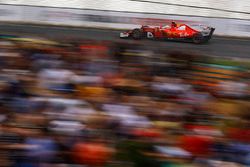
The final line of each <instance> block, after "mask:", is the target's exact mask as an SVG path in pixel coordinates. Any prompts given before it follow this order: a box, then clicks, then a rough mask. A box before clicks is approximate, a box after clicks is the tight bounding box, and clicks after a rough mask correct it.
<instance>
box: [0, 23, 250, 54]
mask: <svg viewBox="0 0 250 167" xmlns="http://www.w3.org/2000/svg"><path fill="white" fill-rule="evenodd" d="M119 33H120V31H117V30H107V29H91V28H72V27H59V26H40V25H25V24H10V23H8V24H7V23H0V34H8V35H23V36H27V37H30V36H35V37H45V38H49V39H56V40H59V41H62V42H67V41H69V40H82V39H95V40H112V41H118V42H128V43H133V44H134V45H143V46H145V48H154V49H158V48H159V49H166V50H168V51H184V52H196V53H200V54H203V55H210V56H218V57H230V58H250V39H244V38H228V37H218V36H214V37H213V38H212V39H211V41H209V43H207V44H202V45H197V44H193V43H183V42H173V41H153V40H141V41H133V40H130V39H119Z"/></svg>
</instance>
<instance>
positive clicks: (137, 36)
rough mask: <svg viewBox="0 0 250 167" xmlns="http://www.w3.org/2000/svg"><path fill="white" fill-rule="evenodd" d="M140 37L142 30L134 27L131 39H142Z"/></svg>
mask: <svg viewBox="0 0 250 167" xmlns="http://www.w3.org/2000/svg"><path fill="white" fill-rule="evenodd" d="M142 37H143V32H142V30H141V29H139V28H136V29H134V30H133V32H132V38H133V39H142Z"/></svg>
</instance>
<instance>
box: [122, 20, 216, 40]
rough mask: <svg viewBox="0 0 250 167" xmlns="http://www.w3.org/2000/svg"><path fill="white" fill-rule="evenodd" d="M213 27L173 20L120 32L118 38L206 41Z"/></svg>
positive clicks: (210, 35)
mask: <svg viewBox="0 0 250 167" xmlns="http://www.w3.org/2000/svg"><path fill="white" fill-rule="evenodd" d="M214 30H215V28H213V27H209V26H204V25H187V24H180V25H177V24H176V23H175V22H172V24H171V25H170V26H169V25H166V26H142V27H141V28H135V29H133V30H129V31H126V32H122V33H120V38H133V39H136V40H138V39H142V38H149V39H168V40H181V41H191V42H194V43H197V44H200V43H205V42H208V41H209V40H210V39H211V37H212V35H213V32H214Z"/></svg>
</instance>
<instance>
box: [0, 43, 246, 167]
mask: <svg viewBox="0 0 250 167" xmlns="http://www.w3.org/2000/svg"><path fill="white" fill-rule="evenodd" d="M186 52H187V53H186ZM186 52H184V53H183V52H179V51H178V52H171V53H170V52H168V51H166V50H164V48H157V50H155V49H150V48H147V46H142V45H138V44H136V41H135V42H134V43H129V42H123V43H118V42H109V41H87V40H86V41H74V42H72V43H71V44H67V45H55V44H53V45H52V44H50V45H49V44H47V45H46V44H33V43H32V42H27V41H26V42H22V41H15V42H13V41H9V40H1V41H0V70H1V73H0V78H1V79H0V109H1V111H0V154H1V155H0V164H1V165H0V166H13V167H19V166H20V167H50V166H53V167H54V166H55V167H56V166H58V167H61V166H62V167H71V166H75V167H78V166H88V167H92V166H93V167H104V166H105V167H158V166H159V167H170V166H171V167H172V166H176V167H177V166H185V167H186V166H197V167H198V166H203V167H205V166H207V167H217V166H218V167H222V166H226V167H229V166H235V167H237V166H250V129H249V127H250V103H249V99H250V98H249V97H250V96H249V95H250V89H249V88H250V87H249V86H250V85H249V84H250V82H249V69H248V68H247V66H241V65H239V64H237V65H235V64H234V63H231V62H230V63H229V62H227V63H224V64H223V63H218V61H217V60H216V59H215V58H212V57H207V56H202V55H199V54H192V53H191V51H186ZM245 63H246V62H245Z"/></svg>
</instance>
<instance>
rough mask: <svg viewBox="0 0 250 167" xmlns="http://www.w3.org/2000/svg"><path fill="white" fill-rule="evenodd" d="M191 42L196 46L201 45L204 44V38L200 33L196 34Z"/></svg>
mask: <svg viewBox="0 0 250 167" xmlns="http://www.w3.org/2000/svg"><path fill="white" fill-rule="evenodd" d="M193 42H194V43H196V44H201V43H203V42H204V36H203V35H202V34H201V33H197V34H195V35H194V36H193Z"/></svg>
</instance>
